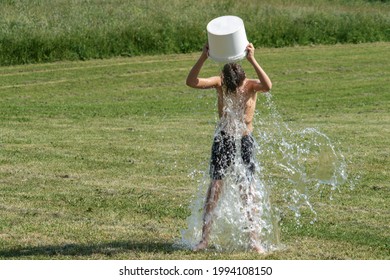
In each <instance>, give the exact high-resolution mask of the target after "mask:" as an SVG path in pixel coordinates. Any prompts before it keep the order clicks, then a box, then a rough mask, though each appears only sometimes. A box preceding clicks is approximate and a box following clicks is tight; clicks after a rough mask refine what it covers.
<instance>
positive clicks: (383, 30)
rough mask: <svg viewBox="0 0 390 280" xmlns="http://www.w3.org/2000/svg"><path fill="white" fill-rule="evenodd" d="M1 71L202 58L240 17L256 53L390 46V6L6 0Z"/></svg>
mask: <svg viewBox="0 0 390 280" xmlns="http://www.w3.org/2000/svg"><path fill="white" fill-rule="evenodd" d="M0 11H1V17H0V65H12V64H23V63H34V62H48V61H56V60H80V59H81V60H82V59H90V58H107V57H112V56H136V55H141V54H166V53H188V52H193V51H197V50H199V49H200V48H201V46H202V45H203V43H204V42H205V40H206V39H207V33H206V30H205V29H206V25H207V23H208V21H210V20H211V19H213V18H215V17H217V16H221V15H225V14H234V15H238V16H240V17H242V18H243V19H244V21H245V27H246V30H247V35H248V38H249V40H250V41H252V42H253V43H254V44H255V46H266V47H284V46H292V45H309V44H334V43H360V42H374V41H390V16H389V15H390V3H389V1H368V0H366V1H363V0H351V1H346V0H328V1H326V0H320V1H310V0H276V1H272V2H271V1H264V0H259V1H256V0H247V1H232V0H219V1H205V0H201V1H192V0H167V1H164V2H159V1H148V0H132V1H125V0H107V1H104V0H88V1H82V0H70V1H65V0H39V1H28V0H6V1H1V2H0Z"/></svg>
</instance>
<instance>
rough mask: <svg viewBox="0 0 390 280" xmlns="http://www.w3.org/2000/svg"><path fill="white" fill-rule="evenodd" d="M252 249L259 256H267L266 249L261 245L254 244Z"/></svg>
mask: <svg viewBox="0 0 390 280" xmlns="http://www.w3.org/2000/svg"><path fill="white" fill-rule="evenodd" d="M251 248H252V250H253V251H255V252H256V253H258V254H265V249H264V248H263V246H261V245H258V244H256V243H254V244H252V246H251Z"/></svg>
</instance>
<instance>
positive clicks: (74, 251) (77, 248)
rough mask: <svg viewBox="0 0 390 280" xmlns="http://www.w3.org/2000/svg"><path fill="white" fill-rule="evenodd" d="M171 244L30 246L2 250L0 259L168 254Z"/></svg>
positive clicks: (123, 243)
mask: <svg viewBox="0 0 390 280" xmlns="http://www.w3.org/2000/svg"><path fill="white" fill-rule="evenodd" d="M176 250H177V249H175V248H174V247H173V243H164V242H150V243H135V242H131V241H113V242H106V243H99V244H64V245H47V246H31V247H20V248H15V249H8V250H2V249H0V258H2V259H7V258H21V259H23V258H29V259H30V258H31V257H34V256H35V257H36V258H37V259H39V258H40V257H43V256H44V258H48V257H60V256H68V257H82V256H91V255H94V254H99V255H105V256H106V257H110V256H113V255H115V254H119V253H126V252H127V253H129V254H131V255H134V252H137V253H159V254H169V253H172V252H174V251H176Z"/></svg>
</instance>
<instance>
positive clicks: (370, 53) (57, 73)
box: [0, 43, 390, 259]
mask: <svg viewBox="0 0 390 280" xmlns="http://www.w3.org/2000/svg"><path fill="white" fill-rule="evenodd" d="M389 52H390V44H389V43H372V44H360V45H335V46H315V47H291V48H279V49H267V48H262V49H258V50H257V52H256V57H257V58H258V60H259V61H260V62H261V64H262V65H263V67H264V68H265V70H266V71H267V73H268V74H269V76H270V77H271V79H272V81H273V90H272V94H273V96H274V97H273V101H274V103H275V106H276V107H277V110H278V111H279V113H280V115H281V116H282V118H283V120H284V121H285V122H286V123H288V124H289V125H290V126H293V127H300V128H304V127H316V128H318V129H320V130H321V131H323V132H324V133H326V134H327V135H328V136H329V137H330V138H331V139H332V140H333V141H334V142H335V143H338V146H339V148H340V149H341V150H342V152H343V153H344V155H345V156H346V158H347V160H348V162H349V166H348V171H349V173H350V176H351V178H355V179H356V180H355V188H354V189H352V190H351V189H349V188H343V191H341V192H340V193H337V194H335V195H334V199H333V200H332V201H331V200H329V199H327V198H323V199H317V200H316V201H314V207H315V209H316V210H317V212H318V217H317V218H318V222H316V223H315V224H313V225H310V224H306V223H304V224H303V225H302V227H296V226H295V223H294V219H293V218H287V219H286V220H285V221H284V225H283V228H282V235H281V236H282V242H283V244H285V245H286V246H287V248H286V249H285V250H282V251H277V252H274V253H271V254H269V255H266V256H261V255H260V256H259V255H255V254H253V253H243V252H234V253H224V252H216V251H213V250H211V251H207V252H201V253H193V252H191V251H187V250H181V249H175V248H174V247H173V246H172V245H173V243H174V242H175V241H176V240H177V239H178V238H180V230H181V229H182V228H184V227H185V220H186V217H187V216H188V215H189V214H190V213H189V210H188V205H189V203H190V200H191V196H192V195H193V194H194V193H195V192H196V182H194V181H193V180H192V179H191V178H190V176H189V174H190V173H191V172H192V171H194V170H197V169H200V168H203V167H204V166H205V164H207V160H208V157H209V152H210V145H211V140H212V134H213V130H214V125H215V121H216V114H215V105H216V101H215V94H214V91H212V90H206V91H197V90H193V89H190V88H188V87H186V86H185V78H186V75H187V73H188V71H189V69H190V67H191V66H192V65H193V63H194V61H195V60H196V59H197V57H198V55H199V54H198V53H195V54H186V55H165V56H144V57H133V58H116V59H109V60H91V61H86V62H58V63H53V64H36V65H25V66H10V67H1V68H0V217H1V218H0V258H1V259H263V258H268V259H390V227H389V225H390V183H389V182H390V174H389V166H390V157H389V155H390V148H389V147H390V140H389V139H390V137H389V136H390V94H389V83H388V77H389V75H390V57H389V55H388V54H389ZM244 67H245V68H246V69H248V71H247V72H248V74H249V75H251V76H253V75H254V73H253V71H252V72H251V71H250V70H249V64H248V63H247V62H244ZM218 71H219V66H218V65H217V64H215V63H213V62H211V61H208V62H207V64H206V65H205V68H204V71H203V75H215V74H218ZM262 103H263V97H259V105H258V106H261V104H262Z"/></svg>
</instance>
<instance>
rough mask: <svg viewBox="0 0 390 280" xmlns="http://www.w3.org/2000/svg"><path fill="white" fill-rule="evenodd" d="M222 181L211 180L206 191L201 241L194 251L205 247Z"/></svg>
mask: <svg viewBox="0 0 390 280" xmlns="http://www.w3.org/2000/svg"><path fill="white" fill-rule="evenodd" d="M222 185H223V181H222V180H213V181H212V182H211V184H210V186H209V188H208V190H207V196H206V201H205V205H204V213H203V227H202V240H201V241H200V242H199V243H198V245H196V246H195V248H194V251H198V250H203V249H205V248H206V247H207V245H208V242H209V237H210V232H211V226H212V223H213V214H214V213H213V212H214V210H215V208H216V206H217V202H218V200H219V196H220V194H221V191H222Z"/></svg>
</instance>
